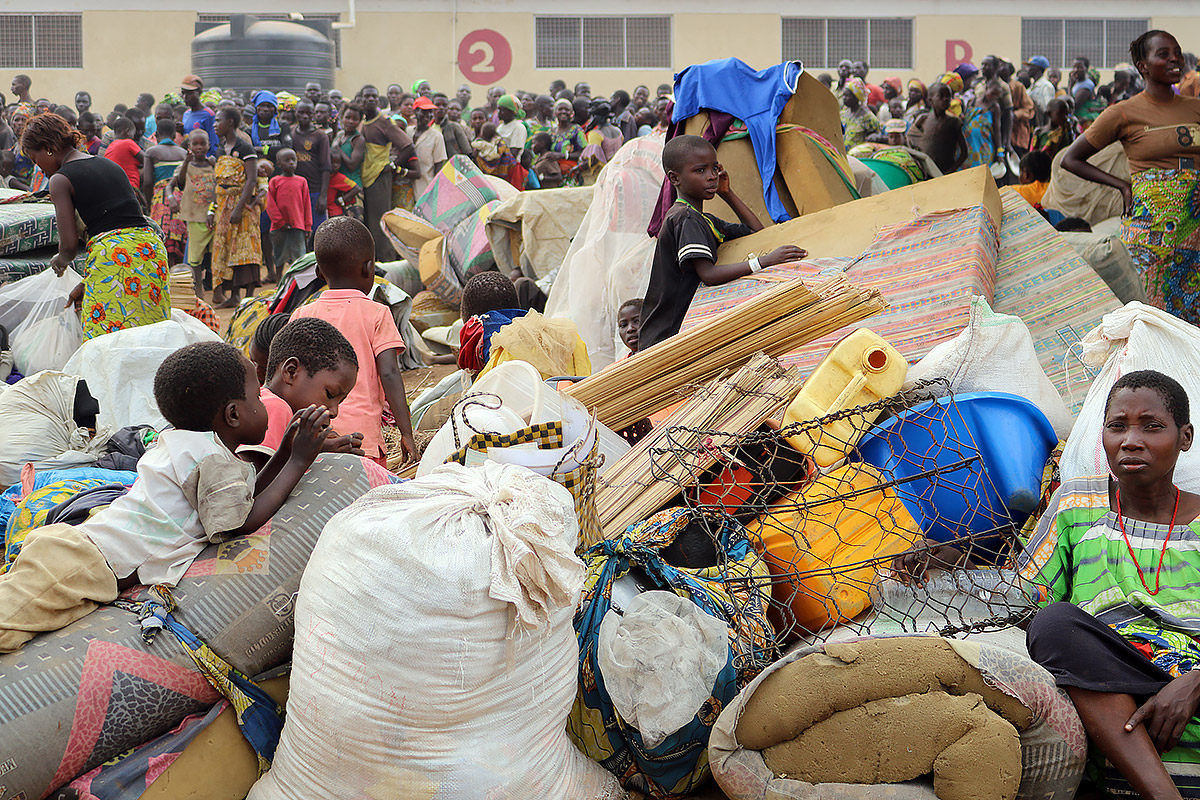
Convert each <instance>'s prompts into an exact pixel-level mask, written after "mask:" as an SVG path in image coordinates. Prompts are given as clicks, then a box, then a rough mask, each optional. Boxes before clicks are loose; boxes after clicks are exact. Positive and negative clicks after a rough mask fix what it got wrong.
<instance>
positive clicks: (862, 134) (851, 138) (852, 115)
mask: <svg viewBox="0 0 1200 800" xmlns="http://www.w3.org/2000/svg"><path fill="white" fill-rule="evenodd" d="M860 82H861V81H860ZM841 113H842V127H843V128H845V131H846V132H845V139H846V147H847V148H851V147H854V146H855V145H860V144H862V143H863V142H865V141H866V140H867V137H868V136H870V135H871V134H873V133H879V131H881V130H883V123H882V122H880V121H879V117H877V116H875V115H874V114H872V113H871V111H870V109H868V108H867V107H866V106H859V107H858V110H857V111H853V112H852V111H850V110H848V109H846V108H844V107H843V108H842V112H841Z"/></svg>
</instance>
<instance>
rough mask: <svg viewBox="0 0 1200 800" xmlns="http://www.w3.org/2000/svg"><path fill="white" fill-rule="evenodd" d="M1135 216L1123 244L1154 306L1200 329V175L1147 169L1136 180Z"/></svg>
mask: <svg viewBox="0 0 1200 800" xmlns="http://www.w3.org/2000/svg"><path fill="white" fill-rule="evenodd" d="M1132 184H1133V211H1132V213H1130V214H1129V215H1127V216H1125V217H1122V219H1121V241H1123V242H1124V243H1125V246H1126V247H1127V248H1129V255H1130V257H1131V258H1132V259H1133V263H1134V266H1135V267H1136V268H1137V271H1138V273H1139V274H1140V275H1141V276H1142V285H1143V286H1144V287H1145V289H1146V297H1147V298H1148V299H1149V302H1150V304H1151V305H1153V306H1155V307H1156V308H1161V309H1163V310H1164V311H1167V312H1169V313H1171V314H1174V315H1175V316H1177V317H1179V318H1180V319H1182V320H1186V321H1187V322H1190V323H1192V324H1193V325H1200V171H1197V170H1194V169H1148V170H1143V171H1142V172H1138V173H1136V174H1134V175H1133V177H1132Z"/></svg>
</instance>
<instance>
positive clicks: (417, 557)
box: [248, 462, 623, 800]
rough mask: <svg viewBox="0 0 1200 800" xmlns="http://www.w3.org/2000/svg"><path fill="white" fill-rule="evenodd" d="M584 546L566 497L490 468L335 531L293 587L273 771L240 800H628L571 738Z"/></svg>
mask: <svg viewBox="0 0 1200 800" xmlns="http://www.w3.org/2000/svg"><path fill="white" fill-rule="evenodd" d="M578 536H579V529H578V524H577V523H576V522H575V513H574V509H573V506H572V500H571V496H570V494H569V493H568V492H567V490H566V489H564V488H562V487H561V486H558V485H557V484H555V483H553V482H552V481H549V480H547V479H546V478H542V477H540V476H538V475H535V474H534V473H532V472H530V471H529V470H527V469H524V468H521V467H516V466H512V465H501V464H495V463H492V462H485V463H483V464H481V465H479V466H477V467H473V468H466V467H462V466H459V465H457V464H448V465H446V466H443V467H440V468H439V469H437V470H436V471H434V472H433V473H431V474H429V475H426V476H424V477H421V478H417V479H415V480H412V481H409V482H407V483H403V484H399V485H394V486H383V487H379V488H377V489H374V490H372V491H371V492H368V493H367V494H366V495H364V496H363V497H362V498H360V499H359V500H357V501H356V502H355V503H353V504H352V505H351V506H350V507H349V508H347V509H345V510H344V511H342V512H340V513H339V514H337V515H336V516H334V517H333V518H332V519H331V520H330V521H329V523H328V524H327V525H326V526H325V529H324V531H323V533H322V534H321V538H320V540H319V541H318V542H317V546H316V548H315V550H314V551H313V555H312V558H311V560H310V561H309V564H308V568H307V570H306V571H305V573H304V578H303V580H302V581H301V583H300V592H299V596H298V599H297V602H296V647H295V652H294V656H293V672H292V684H291V693H290V697H289V700H288V717H287V722H286V724H285V725H284V730H283V736H282V738H281V740H280V743H279V748H278V750H277V751H276V754H275V762H274V767H273V768H272V769H271V771H270V772H268V773H267V774H266V776H264V777H263V778H262V780H260V781H259V782H258V783H257V784H256V785H255V787H254V788H253V789H252V790H251V792H250V795H249V798H248V800H283V798H291V799H294V800H301V799H303V800H309V798H313V797H337V798H351V797H379V798H389V800H393V799H400V798H441V797H445V798H459V797H461V798H485V797H486V798H489V799H494V800H503V799H505V798H512V800H526V798H534V797H537V798H546V799H547V800H559V799H560V798H561V800H589V799H590V798H617V797H622V796H623V794H622V793H621V791H620V789H619V787H618V786H617V783H616V780H615V779H614V778H613V776H611V775H609V774H608V773H607V772H605V771H604V770H603V769H602V768H601V767H600V766H599V765H598V764H595V763H594V762H591V761H589V760H588V759H587V758H586V757H585V756H584V755H583V754H582V753H580V752H579V751H578V750H576V749H575V747H574V746H573V745H572V744H571V742H570V740H569V739H568V738H567V736H566V731H565V727H566V720H567V714H568V712H569V711H570V708H571V703H572V701H573V700H574V697H575V681H576V678H575V676H576V669H577V668H576V663H577V658H578V649H577V646H576V642H575V632H574V630H573V628H572V625H571V619H572V615H573V614H574V610H575V604H576V602H577V601H578V599H579V595H580V592H581V590H582V586H583V579H584V575H583V564H582V563H581V562H580V561H579V559H578V558H577V557H576V556H575V554H574V550H575V545H576V541H577V539H578Z"/></svg>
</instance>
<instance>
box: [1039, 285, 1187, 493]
mask: <svg viewBox="0 0 1200 800" xmlns="http://www.w3.org/2000/svg"><path fill="white" fill-rule="evenodd" d="M1082 358H1083V362H1084V363H1085V364H1087V365H1088V366H1089V367H1093V368H1098V369H1100V373H1099V374H1098V375H1097V376H1096V379H1095V380H1094V381H1092V386H1091V388H1090V389H1088V393H1087V397H1086V398H1085V399H1084V401H1083V407H1082V408H1080V409H1079V416H1078V418H1076V420H1075V427H1074V428H1072V429H1071V435H1070V437H1069V438H1068V439H1067V446H1066V448H1065V449H1064V450H1063V457H1062V462H1061V464H1060V471H1061V473H1062V479H1063V481H1064V482H1065V481H1068V480H1070V479H1071V478H1078V477H1080V476H1084V475H1107V474H1108V473H1109V469H1108V459H1107V458H1106V457H1105V455H1104V446H1103V444H1102V443H1101V441H1100V436H1101V433H1102V431H1103V428H1104V404H1105V402H1106V401H1107V399H1108V392H1109V390H1110V389H1112V385H1113V384H1114V383H1116V382H1117V379H1119V378H1120V377H1121V376H1122V375H1125V374H1126V373H1129V372H1134V371H1136V370H1141V369H1153V370H1158V371H1159V372H1161V373H1163V374H1164V375H1169V376H1170V377H1172V378H1174V379H1175V380H1177V381H1179V382H1180V383H1181V384H1182V385H1183V388H1184V389H1186V390H1187V394H1188V399H1189V400H1190V401H1191V407H1192V408H1193V409H1195V408H1197V405H1196V403H1197V401H1200V370H1197V368H1196V365H1197V364H1200V328H1196V327H1195V326H1193V325H1190V324H1188V323H1186V322H1184V321H1183V320H1181V319H1179V318H1178V317H1174V316H1172V315H1171V314H1168V313H1167V312H1166V311H1161V310H1159V309H1157V308H1152V307H1151V306H1148V305H1145V304H1143V303H1137V302H1133V303H1127V304H1126V305H1125V306H1124V307H1123V308H1118V309H1117V310H1116V311H1112V312H1110V313H1108V314H1105V315H1104V319H1103V320H1102V321H1101V323H1100V325H1099V326H1098V327H1097V328H1096V329H1095V330H1093V331H1091V332H1090V333H1088V335H1087V336H1085V337H1083V354H1082ZM1175 484H1176V485H1177V486H1179V487H1180V488H1182V489H1185V490H1187V491H1189V492H1200V448H1196V447H1193V448H1192V449H1191V450H1189V451H1188V452H1186V453H1181V454H1180V456H1179V462H1178V464H1177V465H1176V467H1175Z"/></svg>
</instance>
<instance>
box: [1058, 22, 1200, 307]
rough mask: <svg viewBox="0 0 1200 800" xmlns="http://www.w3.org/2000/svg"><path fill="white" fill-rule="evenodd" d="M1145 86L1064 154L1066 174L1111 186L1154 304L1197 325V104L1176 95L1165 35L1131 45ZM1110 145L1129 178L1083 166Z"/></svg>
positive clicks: (1177, 65)
mask: <svg viewBox="0 0 1200 800" xmlns="http://www.w3.org/2000/svg"><path fill="white" fill-rule="evenodd" d="M1129 54H1130V56H1131V57H1132V58H1133V62H1134V64H1135V65H1136V66H1137V69H1138V72H1140V73H1141V74H1142V76H1143V77H1144V78H1145V79H1146V88H1145V90H1144V91H1142V92H1139V93H1138V94H1136V95H1135V96H1133V97H1132V98H1130V99H1129V100H1125V101H1123V102H1120V103H1117V104H1116V105H1113V106H1110V107H1108V108H1106V109H1104V111H1103V112H1102V113H1101V114H1100V116H1099V117H1098V118H1097V119H1096V121H1095V122H1094V123H1092V124H1091V125H1090V126H1089V127H1088V129H1087V130H1086V131H1084V132H1083V135H1082V136H1080V137H1079V138H1078V139H1076V140H1075V143H1074V144H1073V145H1071V147H1070V149H1069V150H1067V152H1066V153H1065V154H1064V155H1063V159H1062V165H1063V167H1064V168H1065V169H1067V170H1068V171H1070V172H1073V173H1075V174H1076V175H1078V176H1079V177H1081V178H1085V179H1087V180H1089V181H1092V182H1094V183H1102V184H1105V185H1107V186H1112V187H1113V188H1115V189H1117V190H1118V191H1120V192H1121V195H1122V197H1124V199H1125V216H1124V218H1123V219H1122V221H1121V240H1122V241H1123V242H1125V246H1126V247H1127V248H1128V249H1129V255H1130V256H1131V257H1132V258H1133V263H1134V266H1135V267H1136V268H1137V271H1138V273H1139V274H1140V275H1141V277H1142V285H1143V286H1144V287H1145V289H1146V296H1147V298H1149V301H1150V303H1151V304H1152V305H1154V306H1157V307H1158V308H1161V309H1163V310H1164V311H1168V312H1170V313H1172V314H1174V315H1175V316H1177V317H1179V318H1180V319H1184V320H1187V321H1188V322H1190V323H1192V324H1193V325H1196V324H1200V171H1198V170H1197V166H1196V162H1197V160H1198V159H1200V100H1197V99H1196V98H1194V97H1181V96H1179V95H1177V94H1175V90H1174V84H1176V83H1178V82H1179V79H1180V76H1181V75H1182V74H1183V52H1182V50H1181V49H1180V47H1179V42H1178V41H1177V40H1176V39H1175V37H1174V36H1172V35H1171V34H1169V33H1167V32H1166V31H1157V30H1156V31H1148V32H1146V33H1144V34H1142V35H1141V36H1139V37H1138V38H1137V39H1135V40H1134V41H1133V43H1132V44H1131V45H1130V46H1129ZM1113 142H1120V143H1121V146H1122V147H1123V148H1124V150H1125V155H1126V156H1127V157H1128V159H1129V171H1130V174H1131V178H1130V180H1128V181H1126V180H1123V179H1121V178H1119V177H1117V176H1115V175H1111V174H1109V173H1107V172H1105V171H1104V170H1102V169H1100V168H1098V167H1095V166H1093V165H1092V164H1089V163H1088V159H1089V158H1091V157H1092V156H1093V155H1095V154H1096V153H1098V152H1099V151H1101V150H1103V149H1104V148H1105V147H1107V146H1108V145H1110V144H1112V143H1113Z"/></svg>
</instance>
